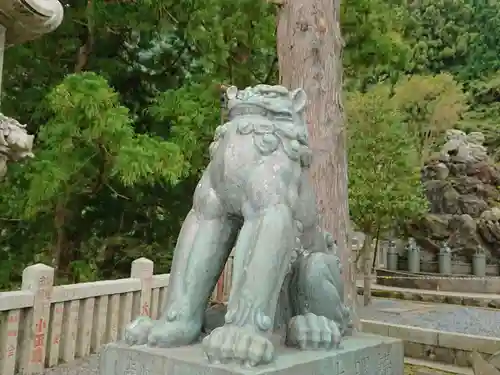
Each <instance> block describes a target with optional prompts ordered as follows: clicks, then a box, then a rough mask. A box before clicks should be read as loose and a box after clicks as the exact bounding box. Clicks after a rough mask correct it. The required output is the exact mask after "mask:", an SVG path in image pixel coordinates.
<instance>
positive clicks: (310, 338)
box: [286, 313, 342, 350]
mask: <svg viewBox="0 0 500 375" xmlns="http://www.w3.org/2000/svg"><path fill="white" fill-rule="evenodd" d="M341 339H342V335H341V334H340V331H339V329H338V327H337V324H336V323H335V322H334V321H332V320H329V319H327V318H325V317H324V316H318V315H314V314H311V313H307V314H305V315H297V316H294V317H293V318H292V319H290V322H289V323H288V331H287V335H286V344H287V345H288V346H294V347H299V348H300V349H303V350H311V349H312V350H316V349H335V348H338V347H339V345H340V340H341Z"/></svg>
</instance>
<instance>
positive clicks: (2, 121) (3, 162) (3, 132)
mask: <svg viewBox="0 0 500 375" xmlns="http://www.w3.org/2000/svg"><path fill="white" fill-rule="evenodd" d="M33 138H34V136H33V135H29V134H28V132H27V130H26V125H23V124H20V123H19V122H18V121H17V120H15V119H13V118H10V117H7V116H4V115H2V114H0V177H3V176H5V173H6V172H7V163H8V162H10V161H19V160H21V159H24V158H32V157H33V156H34V155H33V153H32V147H33Z"/></svg>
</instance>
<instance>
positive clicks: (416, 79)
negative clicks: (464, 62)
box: [391, 73, 467, 164]
mask: <svg viewBox="0 0 500 375" xmlns="http://www.w3.org/2000/svg"><path fill="white" fill-rule="evenodd" d="M391 101H392V102H393V103H394V105H395V106H396V107H397V108H398V109H399V110H400V111H401V112H402V113H403V114H404V120H405V123H406V124H407V129H408V131H409V132H410V133H411V134H412V136H413V137H414V139H415V141H416V142H415V146H414V147H415V148H416V149H417V151H418V153H419V155H420V163H421V164H422V163H423V162H424V161H425V160H427V158H428V157H429V155H430V152H431V151H433V149H434V147H435V146H436V143H438V142H439V141H440V139H441V138H442V136H443V134H444V131H446V130H447V129H450V128H453V127H454V126H456V125H457V123H458V122H459V120H460V118H461V116H462V114H463V113H464V112H465V110H466V109H467V97H466V95H465V93H464V92H463V91H462V87H461V85H460V84H459V83H457V82H456V81H455V80H454V79H453V76H451V75H450V74H446V73H442V74H439V75H435V76H419V75H414V76H410V77H404V78H402V79H401V80H399V81H398V82H397V83H396V85H395V86H394V96H393V98H392V99H391Z"/></svg>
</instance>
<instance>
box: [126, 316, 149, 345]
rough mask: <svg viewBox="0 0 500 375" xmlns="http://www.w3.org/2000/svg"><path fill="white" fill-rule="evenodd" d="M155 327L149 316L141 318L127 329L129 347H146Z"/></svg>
mask: <svg viewBox="0 0 500 375" xmlns="http://www.w3.org/2000/svg"><path fill="white" fill-rule="evenodd" d="M153 326H154V322H153V320H152V319H151V318H150V317H148V316H140V317H138V318H137V319H135V320H134V321H133V322H132V323H130V324H129V325H128V326H127V327H126V328H125V335H124V336H125V342H126V343H127V344H128V345H144V344H146V343H147V342H148V335H149V332H150V331H151V329H152V328H153Z"/></svg>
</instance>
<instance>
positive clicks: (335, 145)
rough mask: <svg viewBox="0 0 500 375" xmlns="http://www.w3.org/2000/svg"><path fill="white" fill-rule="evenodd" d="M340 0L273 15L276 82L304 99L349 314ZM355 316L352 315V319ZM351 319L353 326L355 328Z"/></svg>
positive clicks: (317, 181)
mask: <svg viewBox="0 0 500 375" xmlns="http://www.w3.org/2000/svg"><path fill="white" fill-rule="evenodd" d="M339 16H340V0H309V1H307V2H301V1H299V0H297V1H291V0H288V1H286V0H285V2H284V4H283V5H282V7H281V9H280V13H279V15H278V28H277V50H278V63H279V72H280V83H281V84H282V85H283V86H285V87H287V88H289V89H295V88H299V87H302V88H303V89H304V90H305V92H306V93H307V96H308V99H309V101H308V106H307V110H306V114H305V116H306V121H307V126H308V130H309V142H310V146H311V149H312V150H313V155H314V160H313V165H312V167H311V178H312V184H313V188H314V191H315V193H316V199H317V203H318V209H319V214H320V224H321V225H322V227H323V228H324V229H326V230H328V231H329V232H330V233H332V235H333V236H334V238H335V239H336V241H337V243H338V247H339V252H340V254H339V256H340V258H341V261H342V265H343V268H344V272H345V281H346V282H345V291H344V295H345V298H346V303H347V304H348V305H349V306H351V307H352V309H353V311H354V306H355V305H354V299H355V296H356V294H355V287H356V282H355V272H353V269H352V264H353V259H352V252H351V251H350V246H348V242H349V239H348V227H349V209H348V201H347V155H346V134H345V126H344V118H343V108H342V102H341V90H342V59H341V55H342V44H343V41H342V38H341V35H340V24H339ZM354 315H355V314H354ZM357 323H358V321H357V319H354V324H355V326H358V324H357Z"/></svg>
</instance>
